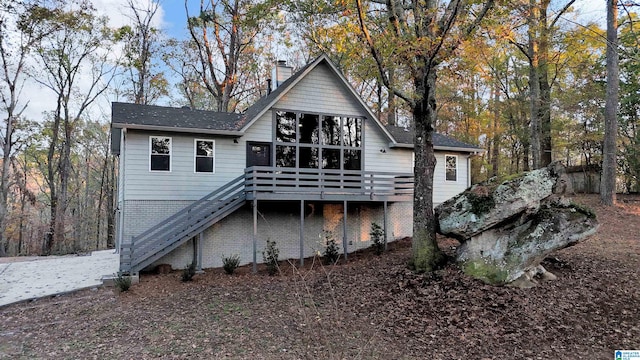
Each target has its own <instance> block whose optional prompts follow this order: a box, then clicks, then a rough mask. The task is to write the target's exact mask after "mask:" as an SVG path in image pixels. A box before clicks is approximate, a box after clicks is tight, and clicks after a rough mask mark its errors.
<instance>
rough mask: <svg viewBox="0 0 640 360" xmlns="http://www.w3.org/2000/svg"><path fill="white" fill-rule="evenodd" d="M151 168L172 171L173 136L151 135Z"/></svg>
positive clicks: (152, 169)
mask: <svg viewBox="0 0 640 360" xmlns="http://www.w3.org/2000/svg"><path fill="white" fill-rule="evenodd" d="M149 170H151V171H171V138H170V137H165V136H150V137H149Z"/></svg>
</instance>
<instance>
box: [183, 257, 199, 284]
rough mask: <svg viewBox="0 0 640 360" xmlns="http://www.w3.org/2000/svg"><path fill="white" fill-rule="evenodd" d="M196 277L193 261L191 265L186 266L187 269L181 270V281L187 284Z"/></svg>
mask: <svg viewBox="0 0 640 360" xmlns="http://www.w3.org/2000/svg"><path fill="white" fill-rule="evenodd" d="M195 275H196V262H195V261H193V262H191V264H189V265H187V267H185V268H184V270H182V281H183V282H187V281H191V280H193V277H194V276H195Z"/></svg>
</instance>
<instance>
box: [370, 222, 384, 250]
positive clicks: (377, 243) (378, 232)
mask: <svg viewBox="0 0 640 360" xmlns="http://www.w3.org/2000/svg"><path fill="white" fill-rule="evenodd" d="M369 235H370V236H371V241H373V252H374V253H375V254H376V255H380V254H382V253H383V252H384V245H385V241H384V231H383V230H382V228H381V227H380V225H378V224H376V223H371V232H370V233H369Z"/></svg>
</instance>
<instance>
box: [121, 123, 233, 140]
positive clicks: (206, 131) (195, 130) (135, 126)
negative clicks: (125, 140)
mask: <svg viewBox="0 0 640 360" xmlns="http://www.w3.org/2000/svg"><path fill="white" fill-rule="evenodd" d="M112 126H113V127H114V128H120V129H131V130H149V131H166V132H177V133H194V134H209V135H223V136H236V137H240V136H243V135H244V131H238V130H216V129H198V128H183V127H172V126H160V125H139V124H123V123H112Z"/></svg>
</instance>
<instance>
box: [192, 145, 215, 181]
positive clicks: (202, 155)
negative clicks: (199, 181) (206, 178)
mask: <svg viewBox="0 0 640 360" xmlns="http://www.w3.org/2000/svg"><path fill="white" fill-rule="evenodd" d="M215 144H216V142H215V141H213V140H200V139H195V148H196V149H195V151H194V153H195V171H196V172H197V173H211V174H213V173H214V172H215V171H214V169H215V166H214V164H215V158H214V154H215V150H214V149H215Z"/></svg>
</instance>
